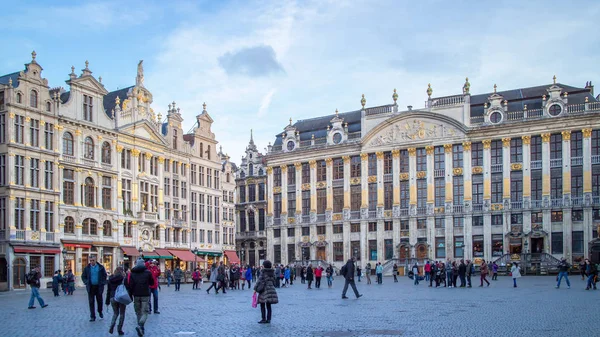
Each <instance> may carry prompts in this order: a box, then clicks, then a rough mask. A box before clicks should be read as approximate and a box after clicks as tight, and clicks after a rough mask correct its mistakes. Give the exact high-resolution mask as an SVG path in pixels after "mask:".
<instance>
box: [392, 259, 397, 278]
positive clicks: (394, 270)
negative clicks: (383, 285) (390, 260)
mask: <svg viewBox="0 0 600 337" xmlns="http://www.w3.org/2000/svg"><path fill="white" fill-rule="evenodd" d="M392 275H394V282H398V277H397V276H396V275H398V265H397V264H395V263H394V267H393V269H392Z"/></svg>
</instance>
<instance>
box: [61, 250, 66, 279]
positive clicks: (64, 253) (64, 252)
mask: <svg viewBox="0 0 600 337" xmlns="http://www.w3.org/2000/svg"><path fill="white" fill-rule="evenodd" d="M62 255H63V273H64V272H65V271H66V270H67V248H63V250H62Z"/></svg>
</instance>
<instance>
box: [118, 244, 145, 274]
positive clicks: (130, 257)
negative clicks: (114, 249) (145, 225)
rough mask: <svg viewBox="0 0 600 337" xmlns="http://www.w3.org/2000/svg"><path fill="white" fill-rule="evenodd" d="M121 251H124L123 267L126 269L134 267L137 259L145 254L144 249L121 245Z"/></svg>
mask: <svg viewBox="0 0 600 337" xmlns="http://www.w3.org/2000/svg"><path fill="white" fill-rule="evenodd" d="M121 251H122V252H123V269H125V270H129V269H130V268H133V267H134V266H135V260H136V259H137V258H138V257H142V255H143V251H142V250H141V249H140V250H138V249H137V248H135V247H127V246H121Z"/></svg>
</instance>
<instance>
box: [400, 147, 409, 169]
mask: <svg viewBox="0 0 600 337" xmlns="http://www.w3.org/2000/svg"><path fill="white" fill-rule="evenodd" d="M409 162H410V160H409V157H408V150H400V172H403V173H408V170H409Z"/></svg>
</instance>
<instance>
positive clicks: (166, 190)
mask: <svg viewBox="0 0 600 337" xmlns="http://www.w3.org/2000/svg"><path fill="white" fill-rule="evenodd" d="M163 190H164V193H165V195H166V196H168V195H170V194H171V193H170V192H171V179H169V178H165V183H164V185H163Z"/></svg>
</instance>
